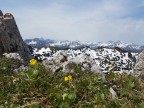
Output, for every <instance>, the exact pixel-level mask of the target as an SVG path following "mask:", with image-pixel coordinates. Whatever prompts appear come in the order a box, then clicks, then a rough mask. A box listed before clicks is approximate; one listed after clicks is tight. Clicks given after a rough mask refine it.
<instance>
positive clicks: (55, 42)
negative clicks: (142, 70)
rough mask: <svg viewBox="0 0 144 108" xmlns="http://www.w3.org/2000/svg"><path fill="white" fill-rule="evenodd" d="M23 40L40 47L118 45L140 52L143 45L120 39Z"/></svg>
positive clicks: (78, 47)
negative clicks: (85, 40)
mask: <svg viewBox="0 0 144 108" xmlns="http://www.w3.org/2000/svg"><path fill="white" fill-rule="evenodd" d="M25 42H26V43H27V44H28V45H30V46H32V47H36V48H41V47H47V46H51V47H57V48H59V49H62V50H63V49H80V48H84V47H88V48H91V49H96V48H98V47H106V48H115V47H119V48H121V49H123V50H125V51H130V52H141V51H143V50H144V46H140V45H137V44H133V43H123V42H121V41H117V42H114V41H108V42H98V43H96V42H80V41H68V40H65V41H58V40H51V39H43V38H34V39H26V40H25Z"/></svg>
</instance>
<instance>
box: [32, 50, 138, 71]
mask: <svg viewBox="0 0 144 108" xmlns="http://www.w3.org/2000/svg"><path fill="white" fill-rule="evenodd" d="M59 53H65V54H67V57H68V58H71V59H74V58H75V57H77V56H79V55H81V54H86V55H88V56H89V57H90V58H92V59H93V60H94V61H95V63H96V64H97V65H99V66H100V67H101V69H102V70H103V71H104V72H107V71H110V70H112V69H113V70H115V71H120V72H122V71H123V70H128V71H132V70H133V67H134V66H135V62H136V58H137V55H138V53H128V52H119V51H118V50H116V49H112V48H111V49H110V48H101V49H96V50H92V49H90V48H83V49H77V50H73V49H68V50H57V51H56V50H51V49H50V48H41V49H40V50H38V49H35V50H34V54H33V55H34V56H35V57H38V59H41V60H44V59H48V60H50V59H52V58H54V57H55V56H56V55H58V54H59ZM129 56H131V57H129ZM110 64H112V65H113V67H111V68H110Z"/></svg>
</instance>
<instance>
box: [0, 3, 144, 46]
mask: <svg viewBox="0 0 144 108" xmlns="http://www.w3.org/2000/svg"><path fill="white" fill-rule="evenodd" d="M0 7H1V8H0V9H1V10H2V11H3V13H6V12H10V13H12V14H13V15H14V17H15V20H16V22H17V25H18V27H19V30H20V33H21V35H22V37H23V39H30V38H37V37H42V38H45V39H46V38H49V39H56V40H70V41H74V40H78V41H92V42H107V41H110V40H112V41H122V42H124V43H135V44H139V45H144V38H143V37H144V14H143V12H144V1H143V0H137V1H132V0H117V1H115V0H55V1H54V0H43V1H39V0H31V1H28V0H25V1H20V0H15V1H9V0H4V1H3V0H0Z"/></svg>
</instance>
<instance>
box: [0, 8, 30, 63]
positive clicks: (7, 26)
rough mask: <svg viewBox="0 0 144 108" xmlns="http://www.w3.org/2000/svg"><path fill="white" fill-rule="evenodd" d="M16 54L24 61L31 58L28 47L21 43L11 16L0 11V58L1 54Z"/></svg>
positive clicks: (21, 40)
mask: <svg viewBox="0 0 144 108" xmlns="http://www.w3.org/2000/svg"><path fill="white" fill-rule="evenodd" d="M12 52H17V53H19V55H20V56H21V58H22V59H23V60H24V61H28V60H29V59H30V58H31V55H30V51H29V48H28V46H27V45H26V44H25V43H24V42H23V39H22V37H21V34H20V32H19V29H18V27H17V24H16V22H15V19H14V17H13V15H12V14H10V13H6V14H3V13H2V11H1V10H0V56H1V55H2V54H3V53H12Z"/></svg>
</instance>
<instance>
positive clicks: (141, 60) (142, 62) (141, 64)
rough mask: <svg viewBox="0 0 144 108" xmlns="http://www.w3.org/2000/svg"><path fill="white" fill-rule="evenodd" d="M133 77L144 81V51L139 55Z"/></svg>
mask: <svg viewBox="0 0 144 108" xmlns="http://www.w3.org/2000/svg"><path fill="white" fill-rule="evenodd" d="M132 75H133V76H135V77H139V78H141V79H144V51H143V52H141V53H140V54H139V56H138V59H137V63H136V65H135V67H134V72H133V73H132Z"/></svg>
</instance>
